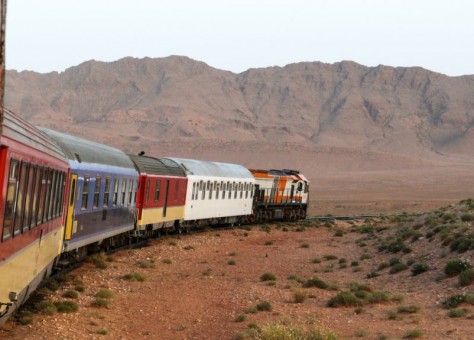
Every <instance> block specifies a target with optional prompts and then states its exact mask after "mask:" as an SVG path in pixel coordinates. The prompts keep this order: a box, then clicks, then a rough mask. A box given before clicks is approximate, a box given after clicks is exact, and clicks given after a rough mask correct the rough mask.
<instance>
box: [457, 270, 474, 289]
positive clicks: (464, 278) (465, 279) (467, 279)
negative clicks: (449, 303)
mask: <svg viewBox="0 0 474 340" xmlns="http://www.w3.org/2000/svg"><path fill="white" fill-rule="evenodd" d="M473 281H474V268H469V269H466V270H465V271H463V272H461V274H459V278H458V283H459V285H460V286H462V287H465V286H469V285H470V284H471V283H472V282H473Z"/></svg>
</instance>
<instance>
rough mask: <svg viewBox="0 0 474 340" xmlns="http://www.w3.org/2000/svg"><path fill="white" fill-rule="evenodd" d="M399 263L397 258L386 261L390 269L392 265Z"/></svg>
mask: <svg viewBox="0 0 474 340" xmlns="http://www.w3.org/2000/svg"><path fill="white" fill-rule="evenodd" d="M399 263H401V261H400V259H399V258H398V257H392V258H391V259H390V260H389V261H388V264H389V265H390V267H393V266H394V265H396V264H399Z"/></svg>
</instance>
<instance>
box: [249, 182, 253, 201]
mask: <svg viewBox="0 0 474 340" xmlns="http://www.w3.org/2000/svg"><path fill="white" fill-rule="evenodd" d="M250 198H253V184H251V185H250Z"/></svg>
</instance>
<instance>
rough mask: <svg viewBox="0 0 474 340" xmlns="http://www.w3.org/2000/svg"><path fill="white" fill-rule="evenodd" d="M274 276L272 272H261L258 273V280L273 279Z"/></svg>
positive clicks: (274, 278)
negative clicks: (260, 273)
mask: <svg viewBox="0 0 474 340" xmlns="http://www.w3.org/2000/svg"><path fill="white" fill-rule="evenodd" d="M275 280H276V276H275V275H273V274H272V273H263V274H262V275H260V281H275Z"/></svg>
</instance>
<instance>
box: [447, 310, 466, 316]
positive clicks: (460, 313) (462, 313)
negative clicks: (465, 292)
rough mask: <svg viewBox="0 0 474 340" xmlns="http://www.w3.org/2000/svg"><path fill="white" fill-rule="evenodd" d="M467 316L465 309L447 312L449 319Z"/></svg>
mask: <svg viewBox="0 0 474 340" xmlns="http://www.w3.org/2000/svg"><path fill="white" fill-rule="evenodd" d="M466 314H467V309H466V308H451V309H450V310H449V312H448V316H449V317H450V318H462V317H465V316H466Z"/></svg>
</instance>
